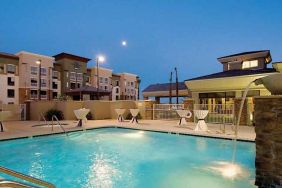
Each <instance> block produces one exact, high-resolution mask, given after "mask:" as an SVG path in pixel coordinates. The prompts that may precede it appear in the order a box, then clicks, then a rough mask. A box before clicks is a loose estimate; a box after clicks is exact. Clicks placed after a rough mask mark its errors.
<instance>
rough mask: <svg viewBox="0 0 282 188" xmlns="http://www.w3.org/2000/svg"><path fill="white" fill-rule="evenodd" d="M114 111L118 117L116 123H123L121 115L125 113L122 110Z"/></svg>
mask: <svg viewBox="0 0 282 188" xmlns="http://www.w3.org/2000/svg"><path fill="white" fill-rule="evenodd" d="M115 111H116V113H117V115H118V118H117V120H118V122H123V120H124V118H123V114H124V112H125V109H123V108H117V109H115Z"/></svg>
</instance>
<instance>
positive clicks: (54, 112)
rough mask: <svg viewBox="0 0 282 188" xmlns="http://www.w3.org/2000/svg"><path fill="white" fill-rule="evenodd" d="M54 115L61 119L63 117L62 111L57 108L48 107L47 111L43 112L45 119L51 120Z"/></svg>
mask: <svg viewBox="0 0 282 188" xmlns="http://www.w3.org/2000/svg"><path fill="white" fill-rule="evenodd" d="M53 115H55V116H57V118H58V119H59V120H63V119H64V114H63V112H62V111H60V110H57V109H50V110H48V111H47V112H45V115H44V116H45V118H46V120H47V121H51V120H52V116H53Z"/></svg>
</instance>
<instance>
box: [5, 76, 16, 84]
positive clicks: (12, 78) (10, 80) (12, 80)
mask: <svg viewBox="0 0 282 188" xmlns="http://www.w3.org/2000/svg"><path fill="white" fill-rule="evenodd" d="M7 81H8V86H14V85H15V78H14V77H8V80H7Z"/></svg>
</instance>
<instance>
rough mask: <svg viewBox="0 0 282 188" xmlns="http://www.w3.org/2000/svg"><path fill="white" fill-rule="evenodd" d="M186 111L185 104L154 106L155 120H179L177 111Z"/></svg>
mask: <svg viewBox="0 0 282 188" xmlns="http://www.w3.org/2000/svg"><path fill="white" fill-rule="evenodd" d="M179 109H184V104H154V105H153V119H154V120H156V119H179V116H178V115H177V113H176V110H179Z"/></svg>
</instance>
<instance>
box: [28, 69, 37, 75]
mask: <svg viewBox="0 0 282 188" xmlns="http://www.w3.org/2000/svg"><path fill="white" fill-rule="evenodd" d="M37 72H38V67H30V74H33V75H37Z"/></svg>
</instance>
